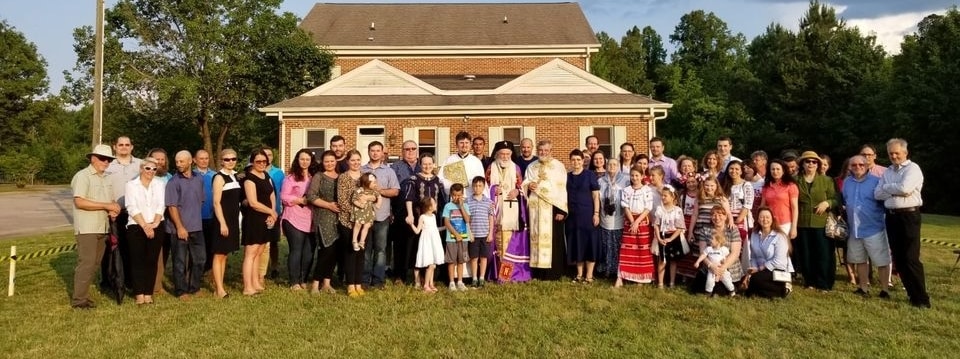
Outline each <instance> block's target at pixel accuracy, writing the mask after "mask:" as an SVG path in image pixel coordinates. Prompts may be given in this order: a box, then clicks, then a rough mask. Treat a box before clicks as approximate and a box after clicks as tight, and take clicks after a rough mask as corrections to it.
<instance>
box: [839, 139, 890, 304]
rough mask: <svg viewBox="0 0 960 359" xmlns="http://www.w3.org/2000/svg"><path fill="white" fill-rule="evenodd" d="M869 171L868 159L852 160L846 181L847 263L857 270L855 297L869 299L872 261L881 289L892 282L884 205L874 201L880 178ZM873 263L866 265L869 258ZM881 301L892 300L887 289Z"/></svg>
mask: <svg viewBox="0 0 960 359" xmlns="http://www.w3.org/2000/svg"><path fill="white" fill-rule="evenodd" d="M869 174H870V173H869V172H868V170H867V158H866V157H864V156H860V155H857V156H853V157H852V158H850V176H848V177H847V178H845V179H844V180H843V190H842V191H841V193H842V194H843V201H844V205H845V206H846V209H847V224H848V225H849V234H850V236H849V239H847V262H850V263H851V264H853V265H855V266H856V267H857V287H858V288H857V290H856V291H854V293H855V294H859V295H861V296H864V297H866V296H868V295H869V294H868V293H869V290H870V280H869V279H868V277H867V276H868V275H869V273H870V262H872V263H873V265H875V266H877V267H878V272H880V283H881V285H880V287H881V288H884V287H885V285H886V283H888V282H889V281H890V267H889V266H890V246H889V244H888V243H887V234H886V231H885V230H884V218H885V214H884V208H883V203H882V202H880V201H877V200H876V199H875V198H874V190H875V189H876V188H877V185H879V184H880V179H879V178H877V177H876V176H870V175H869ZM868 258H869V259H870V262H867V259H868ZM880 298H884V299H886V298H890V294H889V293H887V291H886V290H885V288H884V289H881V290H880Z"/></svg>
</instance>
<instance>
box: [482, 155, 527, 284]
mask: <svg viewBox="0 0 960 359" xmlns="http://www.w3.org/2000/svg"><path fill="white" fill-rule="evenodd" d="M493 157H494V158H495V161H494V162H493V163H491V164H490V167H489V168H487V183H489V184H490V197H491V198H490V199H491V200H492V201H493V205H494V215H493V218H494V223H493V225H492V228H491V231H490V235H491V236H493V237H494V248H495V254H494V266H495V268H496V275H497V279H498V280H499V281H501V282H525V281H528V280H530V244H529V240H528V237H527V232H526V231H525V224H526V223H527V203H526V202H527V201H526V199H525V198H524V197H523V196H521V193H522V192H521V191H522V184H523V172H521V171H520V166H519V165H517V164H516V163H514V162H513V143H512V142H510V141H500V142H497V143H496V144H495V145H494V147H493ZM481 274H483V273H481Z"/></svg>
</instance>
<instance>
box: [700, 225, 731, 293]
mask: <svg viewBox="0 0 960 359" xmlns="http://www.w3.org/2000/svg"><path fill="white" fill-rule="evenodd" d="M728 255H730V248H727V240H726V239H725V238H724V237H723V233H717V234H714V236H713V238H712V239H711V240H710V245H709V246H707V248H704V250H703V253H702V254H700V258H697V262H696V263H694V265H693V266H694V267H699V266H700V262H703V261H706V262H707V284H706V286H705V287H704V289H706V291H707V293H709V294H710V296H713V286H714V285H716V283H717V282H718V281H719V282H723V286H724V287H727V290H728V291H730V296H731V297H733V296H736V295H737V292H736V291H735V290H734V288H733V279H732V278H731V277H730V271H729V270H724V271H723V275H722V276H721V277H720V278H717V277H716V275H714V273H713V269H714V268H716V267H718V266H721V265H723V261H724V259H725V258H727V256H728Z"/></svg>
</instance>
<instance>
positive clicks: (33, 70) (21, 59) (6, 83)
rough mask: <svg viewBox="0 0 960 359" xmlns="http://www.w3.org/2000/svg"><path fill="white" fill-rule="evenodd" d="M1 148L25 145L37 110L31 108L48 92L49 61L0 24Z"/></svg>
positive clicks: (20, 37)
mask: <svg viewBox="0 0 960 359" xmlns="http://www.w3.org/2000/svg"><path fill="white" fill-rule="evenodd" d="M0 49H3V50H0V147H2V148H6V149H10V148H12V147H15V146H19V145H22V144H25V143H26V139H27V137H28V136H29V134H30V133H31V132H32V131H35V126H34V123H35V122H36V119H37V118H36V115H37V113H38V111H37V110H36V109H32V108H31V107H32V106H33V105H34V103H35V102H36V101H37V99H38V98H39V97H40V96H41V95H43V94H44V93H46V91H47V62H46V61H45V60H44V59H43V57H42V56H40V54H39V53H37V46H36V45H34V44H33V43H32V42H30V41H28V40H27V38H26V37H25V36H23V34H22V33H20V32H19V31H17V29H16V28H14V27H13V26H10V25H9V24H7V22H6V21H0Z"/></svg>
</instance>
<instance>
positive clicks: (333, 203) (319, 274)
mask: <svg viewBox="0 0 960 359" xmlns="http://www.w3.org/2000/svg"><path fill="white" fill-rule="evenodd" d="M320 165H321V167H322V169H321V171H320V172H318V173H316V174H314V176H313V177H312V178H311V179H310V187H308V188H307V202H309V203H310V204H312V205H313V206H311V210H312V213H311V216H312V223H313V232H314V233H315V235H316V244H317V246H316V248H317V256H316V260H315V263H316V265H315V266H314V274H313V283H312V288H311V289H310V292H311V293H313V294H319V293H320V292H324V293H336V291H335V290H334V289H333V286H331V285H330V279H331V278H333V268H334V267H336V265H337V254H338V253H340V248H339V247H338V244H339V243H343V241H340V240H339V239H340V235H339V231H337V216H338V214H339V213H340V205H339V204H337V178H338V177H339V173H338V172H337V154H336V152H333V151H330V150H327V151H324V152H323V153H322V154H321V155H320ZM321 283H322V286H321Z"/></svg>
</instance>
